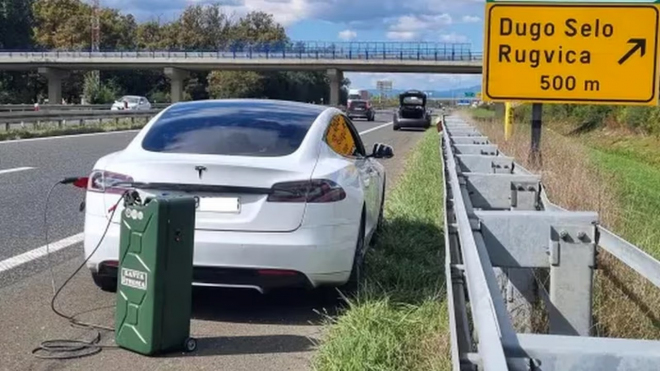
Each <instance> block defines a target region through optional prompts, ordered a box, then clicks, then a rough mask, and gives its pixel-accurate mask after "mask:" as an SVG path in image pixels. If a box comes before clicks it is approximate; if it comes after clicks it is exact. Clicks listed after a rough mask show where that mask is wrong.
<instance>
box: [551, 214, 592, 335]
mask: <svg viewBox="0 0 660 371" xmlns="http://www.w3.org/2000/svg"><path fill="white" fill-rule="evenodd" d="M595 229H596V227H595V226H592V227H590V228H580V227H576V226H553V227H552V229H551V237H550V251H549V256H550V302H551V303H550V308H548V314H549V317H550V333H551V334H559V335H579V336H589V335H590V330H591V322H592V321H591V304H592V294H593V268H594V266H595V263H596V262H595V260H596V246H595V239H594V236H595V233H596V232H595Z"/></svg>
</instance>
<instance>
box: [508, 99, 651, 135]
mask: <svg viewBox="0 0 660 371" xmlns="http://www.w3.org/2000/svg"><path fill="white" fill-rule="evenodd" d="M531 112H532V110H531V104H523V105H520V106H518V107H517V108H516V109H515V111H514V117H515V120H516V121H519V122H529V120H531ZM543 119H544V120H547V121H550V122H561V123H567V124H570V125H573V126H574V128H575V132H587V131H590V130H594V129H596V128H599V127H604V126H606V125H615V126H617V127H623V128H628V129H631V130H633V131H636V132H640V133H644V134H660V108H657V107H644V106H608V105H583V104H544V105H543Z"/></svg>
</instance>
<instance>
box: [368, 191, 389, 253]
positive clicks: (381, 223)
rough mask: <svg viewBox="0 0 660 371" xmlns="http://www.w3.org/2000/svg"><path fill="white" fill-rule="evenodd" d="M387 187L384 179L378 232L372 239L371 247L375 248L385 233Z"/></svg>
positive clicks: (377, 225)
mask: <svg viewBox="0 0 660 371" xmlns="http://www.w3.org/2000/svg"><path fill="white" fill-rule="evenodd" d="M386 186H387V178H383V194H382V196H381V200H380V210H379V214H378V222H376V230H375V231H374V236H373V237H372V238H371V246H374V245H375V244H376V243H378V241H379V240H380V237H381V235H382V233H383V224H385V217H384V215H383V211H384V210H385V188H386Z"/></svg>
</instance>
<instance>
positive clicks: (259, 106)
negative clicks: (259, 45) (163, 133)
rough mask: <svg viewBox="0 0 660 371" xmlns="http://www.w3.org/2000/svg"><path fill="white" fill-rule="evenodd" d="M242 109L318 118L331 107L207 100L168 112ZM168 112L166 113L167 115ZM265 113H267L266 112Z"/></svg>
mask: <svg viewBox="0 0 660 371" xmlns="http://www.w3.org/2000/svg"><path fill="white" fill-rule="evenodd" d="M230 107H231V108H240V109H241V110H244V111H245V112H258V111H264V110H266V109H280V110H286V109H290V110H292V111H294V112H295V113H296V114H303V115H307V116H310V117H311V116H314V117H316V116H318V115H320V114H321V113H323V112H324V111H325V110H327V109H328V108H329V107H326V106H321V105H316V104H311V103H303V102H295V101H288V100H279V99H251V98H245V99H236V98H234V99H205V100H196V101H188V102H178V103H175V104H173V105H172V106H170V108H169V109H168V110H167V112H183V111H190V110H191V109H214V108H218V109H220V108H230ZM167 112H166V113H167ZM264 113H267V112H266V111H264Z"/></svg>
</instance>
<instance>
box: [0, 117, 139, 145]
mask: <svg viewBox="0 0 660 371" xmlns="http://www.w3.org/2000/svg"><path fill="white" fill-rule="evenodd" d="M146 123H147V120H146V119H143V118H136V119H135V120H134V121H133V120H130V119H128V120H127V119H122V120H118V121H110V122H107V121H106V122H103V123H100V124H87V125H80V124H77V125H66V126H62V127H59V126H57V125H48V124H44V123H42V124H41V125H39V126H36V127H35V126H32V125H30V127H26V128H20V129H10V130H6V131H0V141H8V140H17V139H30V138H45V137H56V136H62V135H75V134H88V133H101V132H109V131H124V130H137V129H141V128H142V127H143V126H144V125H146Z"/></svg>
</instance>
